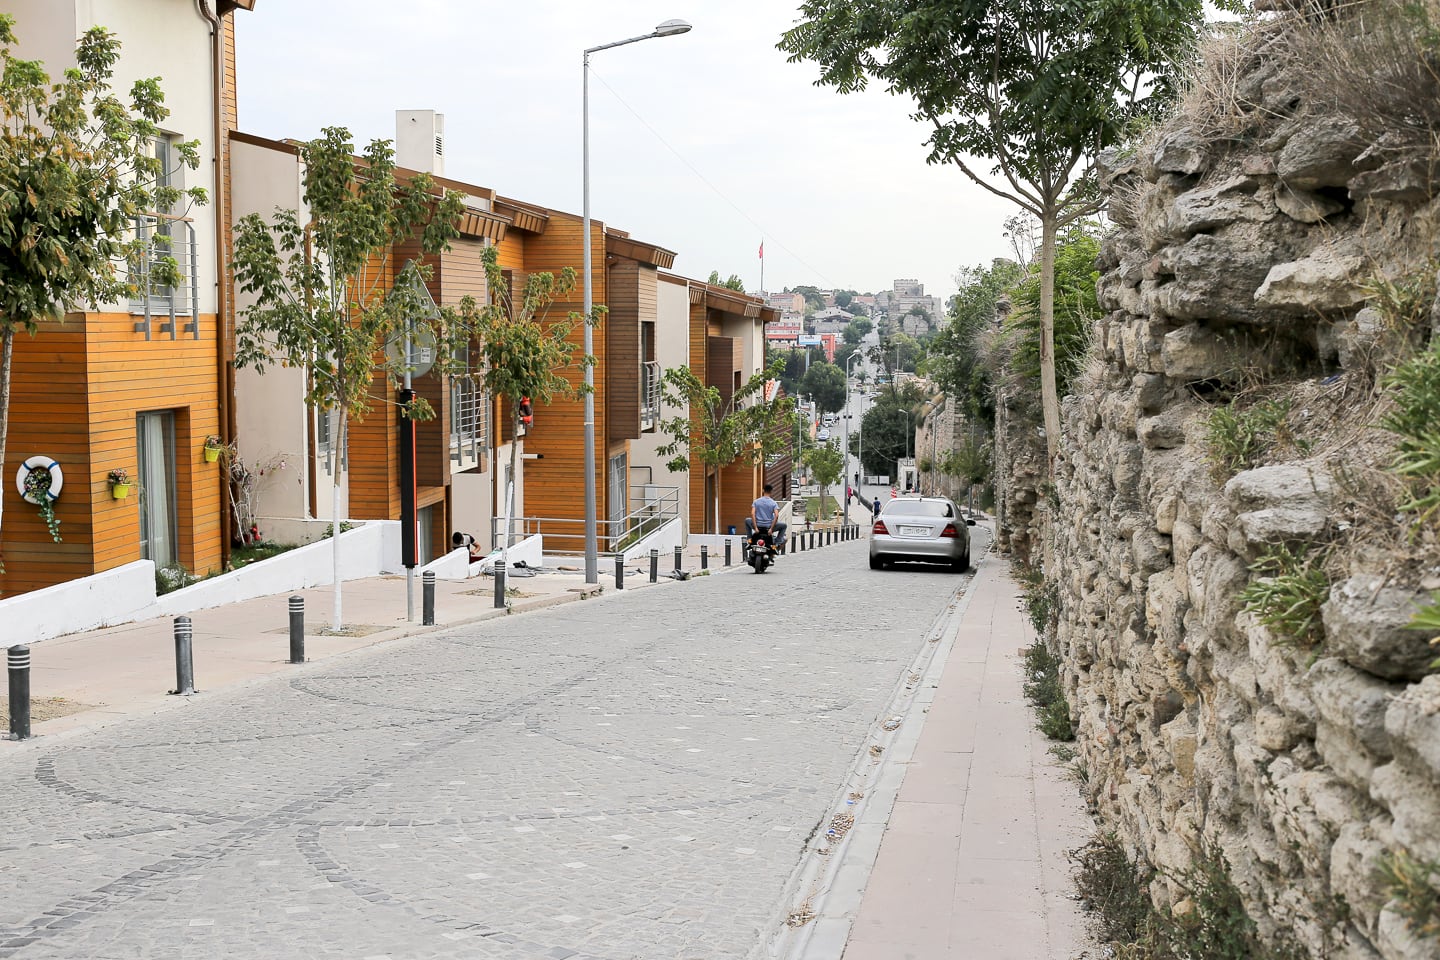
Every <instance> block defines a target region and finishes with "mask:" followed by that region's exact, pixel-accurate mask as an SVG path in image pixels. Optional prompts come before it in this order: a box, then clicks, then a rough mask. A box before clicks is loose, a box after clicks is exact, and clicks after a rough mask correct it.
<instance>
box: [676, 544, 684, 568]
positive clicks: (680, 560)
mask: <svg viewBox="0 0 1440 960" xmlns="http://www.w3.org/2000/svg"><path fill="white" fill-rule="evenodd" d="M675 569H676V570H684V569H685V555H684V553H683V552H682V551H681V549H680V548H679V547H678V546H677V547H676V548H675Z"/></svg>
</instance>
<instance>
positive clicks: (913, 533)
mask: <svg viewBox="0 0 1440 960" xmlns="http://www.w3.org/2000/svg"><path fill="white" fill-rule="evenodd" d="M929 535H930V528H929V527H901V528H900V536H902V537H928V536H929Z"/></svg>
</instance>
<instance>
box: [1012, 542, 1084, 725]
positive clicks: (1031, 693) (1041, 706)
mask: <svg viewBox="0 0 1440 960" xmlns="http://www.w3.org/2000/svg"><path fill="white" fill-rule="evenodd" d="M1015 575H1016V579H1017V580H1018V581H1019V584H1020V592H1021V605H1022V607H1023V608H1024V610H1025V613H1026V616H1028V617H1029V619H1030V624H1031V626H1033V627H1034V628H1035V633H1036V637H1035V642H1034V643H1032V644H1031V645H1030V646H1028V647H1026V648H1025V649H1024V650H1023V651H1022V655H1023V658H1024V662H1023V666H1022V669H1023V670H1024V674H1025V697H1026V699H1028V700H1029V701H1030V703H1031V704H1032V705H1033V706H1034V707H1035V722H1036V726H1038V727H1039V728H1040V732H1041V733H1043V734H1045V736H1047V737H1049V738H1050V739H1051V740H1061V741H1067V742H1068V741H1071V740H1074V739H1075V725H1074V723H1072V722H1071V720H1070V703H1069V701H1067V700H1066V699H1065V686H1064V684H1063V683H1062V682H1061V679H1060V667H1061V660H1060V658H1059V657H1058V656H1056V655H1055V654H1054V653H1053V652H1051V650H1050V646H1049V644H1048V643H1047V642H1046V639H1045V638H1046V637H1047V636H1049V635H1050V634H1051V633H1052V632H1053V628H1054V621H1055V620H1057V619H1058V618H1059V615H1060V591H1059V589H1058V588H1057V587H1056V586H1055V584H1053V583H1046V581H1045V578H1044V576H1043V575H1042V574H1041V573H1040V571H1038V570H1036V569H1034V568H1030V567H1022V568H1017V569H1016V574H1015Z"/></svg>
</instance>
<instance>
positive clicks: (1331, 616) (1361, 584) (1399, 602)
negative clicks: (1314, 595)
mask: <svg viewBox="0 0 1440 960" xmlns="http://www.w3.org/2000/svg"><path fill="white" fill-rule="evenodd" d="M1427 599H1428V594H1427V593H1425V592H1424V591H1420V590H1414V589H1410V588H1407V587H1393V586H1387V583H1386V580H1385V579H1384V578H1383V577H1377V576H1375V575H1373V574H1360V575H1358V576H1354V577H1350V578H1349V579H1348V580H1342V581H1340V582H1339V583H1337V584H1335V585H1334V586H1332V587H1331V588H1330V599H1329V600H1328V601H1326V603H1325V605H1324V606H1323V607H1322V608H1321V612H1322V615H1323V616H1324V619H1325V634H1326V646H1327V648H1328V649H1329V650H1331V651H1332V652H1334V653H1335V655H1336V656H1339V657H1341V658H1343V659H1344V660H1345V661H1346V662H1348V663H1349V664H1351V665H1352V666H1355V667H1359V668H1360V669H1361V670H1364V671H1366V672H1368V673H1373V674H1375V675H1376V676H1377V677H1384V678H1386V679H1389V680H1404V679H1409V680H1419V679H1420V678H1422V677H1424V676H1425V674H1426V673H1428V672H1429V667H1430V663H1431V661H1432V660H1434V659H1435V650H1434V648H1432V647H1431V646H1430V636H1431V635H1430V633H1428V632H1426V631H1423V630H1411V629H1408V628H1407V627H1406V624H1407V623H1409V622H1410V618H1411V617H1412V616H1413V615H1414V614H1415V611H1416V610H1417V609H1418V608H1419V607H1420V605H1421V604H1423V603H1424V602H1426V600H1427Z"/></svg>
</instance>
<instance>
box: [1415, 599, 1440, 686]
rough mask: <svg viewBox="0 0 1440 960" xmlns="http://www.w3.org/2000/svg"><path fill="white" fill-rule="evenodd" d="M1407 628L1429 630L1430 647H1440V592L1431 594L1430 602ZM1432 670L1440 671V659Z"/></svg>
mask: <svg viewBox="0 0 1440 960" xmlns="http://www.w3.org/2000/svg"><path fill="white" fill-rule="evenodd" d="M1407 626H1409V627H1410V628H1411V629H1414V630H1428V631H1429V632H1430V634H1431V637H1430V645H1431V646H1440V590H1437V591H1435V592H1434V593H1432V594H1430V602H1429V603H1427V604H1425V606H1423V607H1421V608H1420V609H1419V610H1416V611H1415V616H1413V617H1411V618H1410V623H1409V624H1407ZM1430 669H1431V670H1440V659H1437V660H1434V661H1432V662H1431V663H1430Z"/></svg>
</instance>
